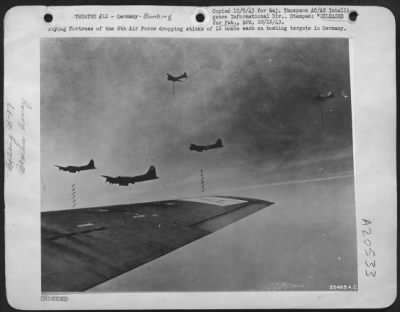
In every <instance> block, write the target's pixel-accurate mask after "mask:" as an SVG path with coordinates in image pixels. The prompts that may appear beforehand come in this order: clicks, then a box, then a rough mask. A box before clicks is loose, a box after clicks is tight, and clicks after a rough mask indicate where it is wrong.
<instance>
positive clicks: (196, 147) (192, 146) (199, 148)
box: [189, 139, 224, 152]
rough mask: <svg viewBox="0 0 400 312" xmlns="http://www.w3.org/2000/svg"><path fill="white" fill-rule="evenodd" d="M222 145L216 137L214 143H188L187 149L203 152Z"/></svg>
mask: <svg viewBox="0 0 400 312" xmlns="http://www.w3.org/2000/svg"><path fill="white" fill-rule="evenodd" d="M220 147H224V145H223V144H222V140H221V139H218V140H217V141H216V142H215V143H214V144H210V145H196V144H190V146H189V149H190V150H191V151H196V152H204V151H207V150H210V149H215V148H220Z"/></svg>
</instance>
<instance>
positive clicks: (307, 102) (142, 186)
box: [40, 37, 358, 293]
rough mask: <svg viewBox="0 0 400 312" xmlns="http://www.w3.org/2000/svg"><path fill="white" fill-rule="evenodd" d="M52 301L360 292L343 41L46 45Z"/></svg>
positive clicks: (45, 198)
mask: <svg viewBox="0 0 400 312" xmlns="http://www.w3.org/2000/svg"><path fill="white" fill-rule="evenodd" d="M40 105H41V106H40V140H41V143H40V153H41V154H40V155H41V156H40V162H41V169H40V175H41V177H40V179H41V187H40V189H41V290H42V292H44V293H47V292H61V293H63V292H82V291H85V292H152V291H156V292H163V291H329V290H336V291H338V290H339V291H356V290H357V288H358V279H357V241H356V209H355V189H354V164H353V163H354V159H353V135H352V133H353V127H352V96H351V85H350V58H349V40H348V39H347V38H219V39H218V38H146V37H144V38H103V37H91V38H89V37H81V38H42V39H41V40H40Z"/></svg>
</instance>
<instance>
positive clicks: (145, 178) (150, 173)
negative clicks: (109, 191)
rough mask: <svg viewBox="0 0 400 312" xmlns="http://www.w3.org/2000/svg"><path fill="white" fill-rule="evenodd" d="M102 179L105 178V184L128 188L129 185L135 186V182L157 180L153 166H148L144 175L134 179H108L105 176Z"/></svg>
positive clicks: (119, 177)
mask: <svg viewBox="0 0 400 312" xmlns="http://www.w3.org/2000/svg"><path fill="white" fill-rule="evenodd" d="M102 177H104V178H106V181H105V182H106V183H107V182H108V183H110V184H119V185H120V186H122V185H123V186H128V185H129V184H135V183H136V182H144V181H148V180H154V179H159V177H157V174H156V168H155V167H154V166H150V168H149V170H148V171H147V172H146V173H145V174H142V175H138V176H134V177H121V176H118V177H110V176H106V175H102Z"/></svg>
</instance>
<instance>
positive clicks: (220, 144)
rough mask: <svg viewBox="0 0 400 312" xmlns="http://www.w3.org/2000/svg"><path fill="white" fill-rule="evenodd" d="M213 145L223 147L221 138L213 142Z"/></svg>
mask: <svg viewBox="0 0 400 312" xmlns="http://www.w3.org/2000/svg"><path fill="white" fill-rule="evenodd" d="M215 145H217V146H218V147H223V144H222V140H221V139H218V140H217V142H215Z"/></svg>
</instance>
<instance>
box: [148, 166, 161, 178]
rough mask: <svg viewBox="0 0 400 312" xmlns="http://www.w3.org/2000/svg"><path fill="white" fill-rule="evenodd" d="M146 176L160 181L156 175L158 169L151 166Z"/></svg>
mask: <svg viewBox="0 0 400 312" xmlns="http://www.w3.org/2000/svg"><path fill="white" fill-rule="evenodd" d="M146 175H147V176H148V177H149V178H152V179H158V177H157V173H156V167H154V166H150V168H149V170H147V173H146Z"/></svg>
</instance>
